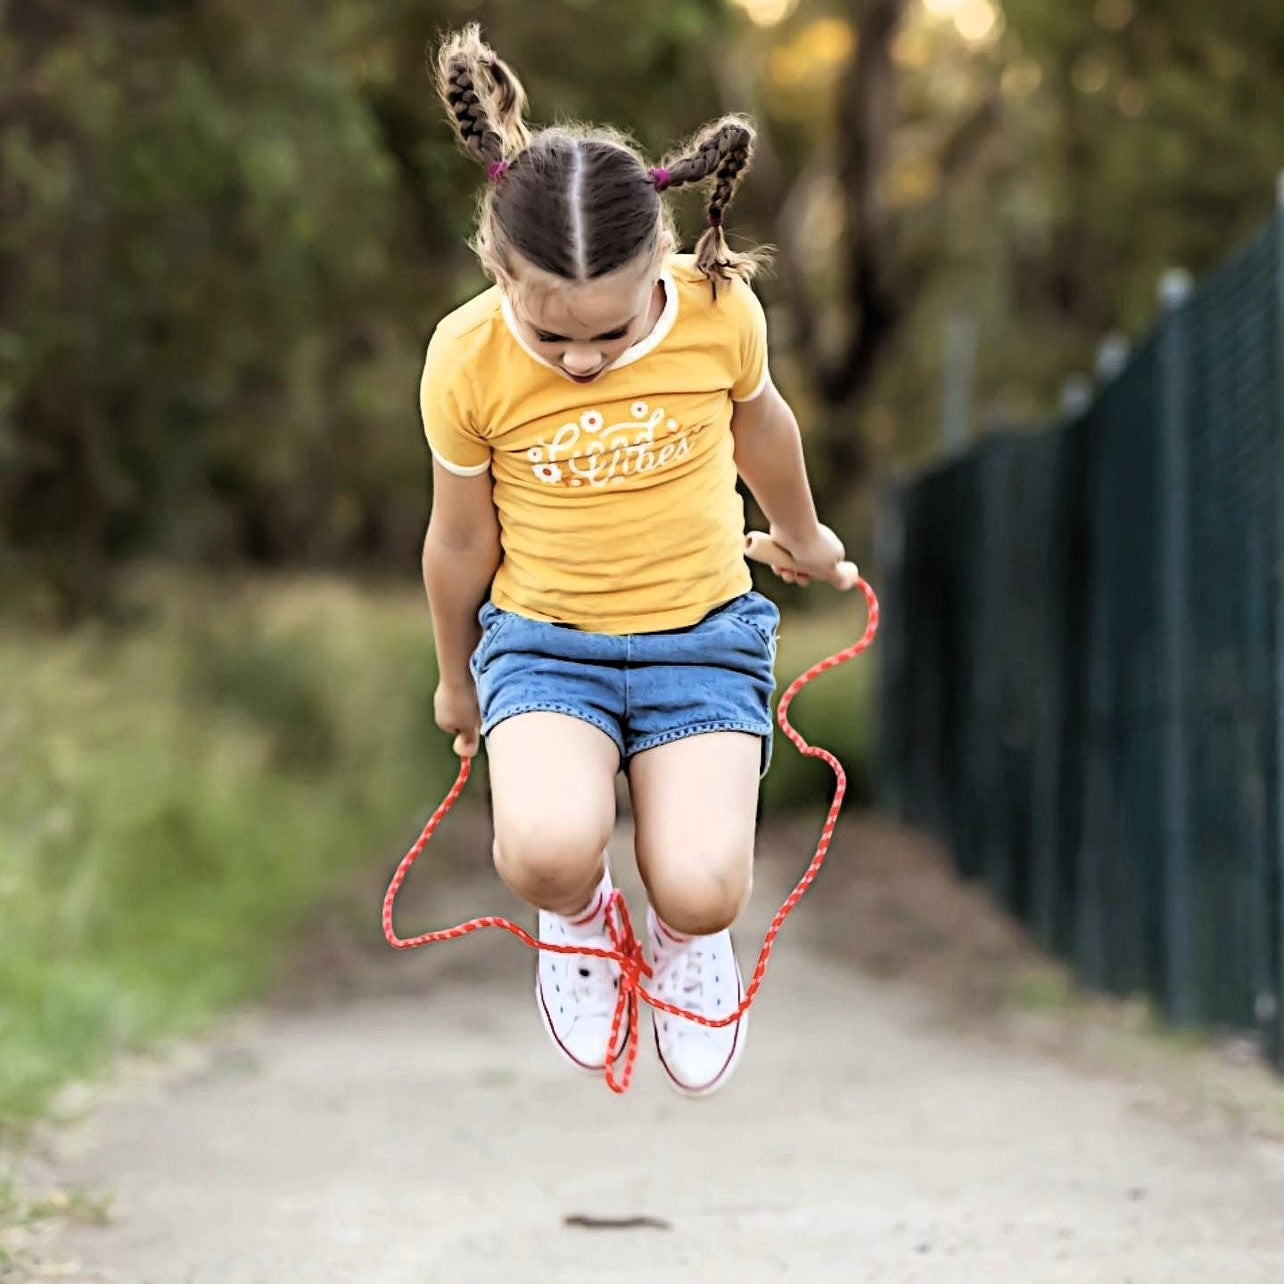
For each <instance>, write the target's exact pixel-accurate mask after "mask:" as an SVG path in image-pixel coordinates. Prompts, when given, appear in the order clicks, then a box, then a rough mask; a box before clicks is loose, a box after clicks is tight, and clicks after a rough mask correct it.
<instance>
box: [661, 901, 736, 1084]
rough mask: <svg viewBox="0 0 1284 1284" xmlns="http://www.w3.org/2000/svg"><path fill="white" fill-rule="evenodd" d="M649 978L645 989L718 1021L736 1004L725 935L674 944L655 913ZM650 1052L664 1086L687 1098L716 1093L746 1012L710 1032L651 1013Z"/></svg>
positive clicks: (729, 1065)
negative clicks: (652, 1034)
mask: <svg viewBox="0 0 1284 1284" xmlns="http://www.w3.org/2000/svg"><path fill="white" fill-rule="evenodd" d="M648 920H649V931H648V933H647V936H648V947H649V951H650V961H651V967H652V969H653V975H652V978H651V983H650V985H649V986H648V988H649V989H650V990H651V992H652V993H653V994H655V995H656V996H657V997H658V998H661V999H664V1001H665V1002H666V1003H672V1004H673V1005H674V1007H679V1008H685V1009H686V1010H687V1011H688V1012H695V1013H698V1014H699V1015H700V1016H705V1017H710V1018H712V1019H714V1020H718V1019H720V1018H722V1017H725V1016H729V1015H730V1014H731V1013H732V1012H734V1011H735V1010H736V1008H738V1007H739V1006H740V1000H741V998H742V997H743V994H744V985H743V983H742V982H741V979H740V968H739V966H738V965H737V963H736V955H735V951H734V950H733V949H732V945H731V932H730V931H729V930H725V929H724V930H723V931H721V932H715V933H714V934H713V935H712V936H692V937H687V938H685V939H684V940H680V941H679V940H675V939H674V938H673V937H672V936H671V935H670V934H668V933H667V932H666V930H665V929H664V927H663V926H662V925H659V924H657V922H656V919H655V914H654V912H652V913H651V914H650V915H648ZM651 1020H652V1024H653V1026H654V1027H655V1050H656V1053H657V1054H658V1055H659V1058H660V1064H661V1065H662V1066H663V1067H664V1070H665V1073H666V1074H667V1075H668V1076H669V1082H670V1083H671V1084H672V1085H673V1087H674V1088H676V1089H677V1091H678V1092H680V1093H682V1094H683V1095H685V1096H688V1097H703V1096H707V1095H708V1094H709V1093H711V1092H715V1091H717V1089H719V1088H721V1087H722V1085H723V1084H724V1083H726V1082H727V1080H728V1079H729V1078H730V1077H731V1073H732V1071H733V1070H734V1069H735V1068H736V1063H737V1062H738V1061H739V1060H740V1054H741V1052H743V1051H744V1045H745V1030H746V1026H747V1025H748V1013H746V1014H745V1015H744V1016H742V1017H741V1018H740V1019H739V1020H738V1021H733V1022H732V1023H731V1024H730V1025H724V1026H719V1027H717V1028H710V1027H709V1026H706V1025H699V1024H697V1023H696V1022H695V1021H689V1020H687V1019H685V1018H684V1017H675V1016H672V1015H670V1014H669V1013H668V1012H661V1011H660V1010H659V1009H652V1013H651Z"/></svg>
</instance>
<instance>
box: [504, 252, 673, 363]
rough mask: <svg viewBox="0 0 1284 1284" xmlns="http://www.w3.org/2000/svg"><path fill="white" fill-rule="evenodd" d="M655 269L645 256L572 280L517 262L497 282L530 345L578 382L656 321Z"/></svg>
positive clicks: (660, 301) (659, 306) (660, 302)
mask: <svg viewBox="0 0 1284 1284" xmlns="http://www.w3.org/2000/svg"><path fill="white" fill-rule="evenodd" d="M658 272H659V265H658V263H657V262H656V261H655V260H653V259H652V258H651V257H650V256H649V255H648V256H647V258H646V260H645V261H644V262H641V263H630V264H626V265H625V266H624V267H622V268H618V269H617V270H616V271H614V272H611V273H609V274H608V275H606V276H600V277H598V278H597V279H596V280H593V281H585V282H570V281H567V280H565V279H564V278H562V277H558V276H553V275H552V274H551V273H549V272H545V271H543V270H541V269H540V268H537V267H534V266H533V265H531V264H529V263H525V262H522V261H518V262H517V263H516V264H515V265H514V271H513V273H512V275H511V278H510V279H508V280H504V281H501V285H502V286H503V288H504V292H505V293H506V294H507V295H508V299H509V303H510V304H511V306H512V310H513V316H514V318H515V319H516V321H517V324H518V327H519V328H520V330H521V334H522V338H523V339H524V340H525V341H526V343H527V344H528V345H529V346H530V347H531V349H532V350H533V351H534V352H536V353H538V354H539V355H540V356H541V357H543V358H544V360H545V361H547V362H549V363H550V364H551V365H554V366H556V367H557V368H558V369H559V370H561V371H562V372H563V373H564V374H565V375H567V376H568V377H569V378H571V379H574V380H575V381H576V382H577V383H591V382H592V381H593V380H594V379H596V378H597V377H598V375H600V374H601V373H602V372H603V371H604V370H607V369H609V368H610V366H611V365H612V363H614V362H615V361H617V360H618V359H619V358H620V357H621V356H623V355H624V353H625V352H626V351H627V350H628V349H629V348H630V347H632V346H633V344H635V343H637V342H638V341H639V340H640V339H644V338H645V337H646V336H647V335H648V334H649V333H650V332H651V330H652V328H653V327H654V325H655V323H656V321H657V320H658V319H659V316H660V313H661V312H662V311H663V309H664V291H663V289H662V288H661V286H660V283H659V279H658Z"/></svg>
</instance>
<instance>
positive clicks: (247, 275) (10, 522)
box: [0, 0, 722, 615]
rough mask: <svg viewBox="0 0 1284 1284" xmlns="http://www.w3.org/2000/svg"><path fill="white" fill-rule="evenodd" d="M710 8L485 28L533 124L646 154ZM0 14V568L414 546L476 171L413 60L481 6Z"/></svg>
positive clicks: (94, 590) (576, 8)
mask: <svg viewBox="0 0 1284 1284" xmlns="http://www.w3.org/2000/svg"><path fill="white" fill-rule="evenodd" d="M721 13H722V10H721V5H720V4H718V3H716V2H715V0H688V2H687V3H683V4H676V5H666V6H662V7H661V8H660V9H659V10H658V11H657V12H656V13H655V14H654V15H653V16H652V17H651V18H650V19H649V20H648V21H646V22H639V21H638V19H637V15H634V14H631V13H626V12H625V11H623V10H621V9H619V8H618V6H614V5H608V4H606V3H593V2H592V0H584V3H580V4H576V5H557V6H551V7H550V6H544V7H540V8H533V7H532V6H529V5H518V4H515V3H509V4H504V5H499V6H495V7H494V8H493V12H492V14H491V15H490V17H489V19H488V23H487V31H488V34H489V35H490V36H491V37H492V38H493V39H494V40H495V42H496V43H497V45H498V46H499V47H500V48H501V49H503V50H505V52H507V53H510V54H511V56H512V57H513V58H514V60H515V62H516V64H517V66H518V67H519V68H520V69H521V70H522V72H523V74H525V75H527V76H528V79H529V81H530V87H531V90H532V95H533V110H534V114H535V116H536V117H537V118H540V117H545V118H547V117H553V116H566V115H577V116H578V115H594V116H603V115H605V116H606V117H607V118H614V119H616V120H618V122H619V123H620V124H621V125H623V126H624V127H626V128H628V127H630V126H636V127H637V128H638V130H639V132H640V133H641V134H642V135H643V137H644V140H645V141H646V142H647V143H648V145H650V146H652V147H653V148H655V149H656V150H657V151H658V150H659V149H661V148H662V147H663V146H665V145H667V144H668V143H669V142H670V141H672V140H673V139H674V138H675V137H677V136H679V135H682V134H685V133H686V132H687V131H689V130H690V129H691V128H693V127H694V126H695V125H697V124H698V123H700V120H701V119H703V114H708V113H710V112H712V111H713V110H715V105H714V103H713V101H712V94H711V89H710V86H709V84H708V81H707V75H706V74H705V72H704V67H703V58H704V47H705V42H706V40H708V39H710V38H712V35H713V32H714V30H715V28H716V26H717V24H718V22H719V21H720V20H721ZM0 15H3V17H2V18H0V67H2V68H3V69H4V72H5V74H4V77H3V86H4V87H3V88H0V174H3V178H2V179H0V212H2V214H3V223H2V224H0V582H3V584H4V586H5V587H8V588H9V590H10V591H14V589H15V587H16V586H18V585H20V584H25V585H26V586H27V587H29V586H30V582H31V580H32V579H35V580H37V581H43V582H45V583H47V584H52V585H53V586H54V588H55V589H56V594H57V595H56V598H55V607H56V609H59V610H61V612H62V613H63V614H64V615H68V614H70V615H75V614H78V613H83V612H84V611H85V610H96V609H100V608H101V607H102V606H103V605H104V603H105V600H106V585H107V581H106V579H105V574H106V572H107V570H108V568H109V566H110V564H112V563H114V562H116V561H119V560H120V559H122V558H126V557H128V556H130V555H133V554H137V553H140V552H142V553H149V554H150V553H162V554H165V555H169V556H173V557H178V558H181V559H184V560H188V561H198V562H207V563H208V562H223V561H226V560H228V559H243V558H246V557H250V558H254V559H266V560H270V561H274V562H280V561H298V560H300V559H302V560H304V561H308V562H319V561H320V562H331V563H332V562H333V561H335V560H336V559H338V558H343V557H350V556H352V555H353V554H356V555H360V556H371V555H374V556H380V557H386V556H389V555H395V556H398V557H402V558H408V557H410V556H413V548H414V544H415V542H416V541H417V539H418V538H420V536H421V535H422V529H423V518H424V513H425V510H426V490H425V486H426V478H427V473H428V469H427V452H426V450H425V448H424V446H423V442H422V439H421V437H420V434H419V430H418V424H417V406H416V391H417V387H418V376H419V366H420V363H421V360H422V351H423V344H424V342H425V341H426V338H427V335H428V333H429V331H430V329H431V327H432V325H433V324H434V323H435V321H436V320H437V318H438V317H439V316H440V315H441V314H442V313H444V312H445V311H446V310H447V309H448V308H449V307H450V306H452V305H453V304H454V303H456V302H458V301H459V300H460V299H461V298H462V297H464V296H465V295H466V294H467V293H469V292H470V291H472V290H474V289H475V288H477V286H478V285H480V284H481V278H480V276H479V274H478V272H477V269H476V267H475V264H474V263H473V261H472V258H471V255H470V254H469V252H468V250H467V248H466V246H465V244H464V241H465V237H466V235H467V232H468V230H469V222H470V218H471V214H472V209H473V198H474V194H475V193H476V192H477V191H478V188H479V184H480V182H481V181H484V180H482V177H481V174H480V171H479V170H478V169H477V167H476V166H475V165H473V164H472V163H471V162H469V161H468V160H466V159H465V158H463V157H462V156H460V155H459V154H458V153H457V151H456V149H455V147H454V144H453V141H452V138H451V135H450V132H449V129H448V127H447V125H446V123H445V118H444V114H443V113H442V112H441V111H440V109H439V107H438V105H437V103H436V101H435V98H434V95H433V92H432V89H431V84H430V82H429V79H428V76H427V73H426V69H425V62H424V50H425V46H426V45H427V43H428V42H429V41H430V40H431V39H432V38H433V37H434V36H435V34H436V32H437V30H438V29H439V28H441V27H444V26H446V25H449V24H455V23H459V22H462V21H465V20H467V19H468V18H469V17H471V16H473V15H472V12H471V10H470V9H468V8H467V7H465V6H457V5H452V4H448V3H439V4H436V5H427V6H425V5H422V4H416V5H407V4H405V3H403V0H348V2H346V3H340V4H334V5H327V6H323V7H322V8H320V9H318V7H317V6H315V5H312V4H305V3H302V2H301V0H286V2H284V3H280V4H272V5H262V4H250V3H248V0H221V2H220V3H195V4H190V5H183V6H173V5H165V6H161V5H138V4H130V5H115V4H114V5H84V6H64V7H61V8H60V9H59V10H58V12H57V14H56V15H55V16H53V17H51V18H50V19H49V20H48V21H35V20H34V19H32V18H29V16H28V15H27V14H26V13H24V11H23V9H22V6H8V7H7V8H3V7H0ZM590 30H591V31H592V33H593V39H591V40H589V39H585V38H584V37H585V34H586V33H587V32H588V31H590ZM607 48H609V49H610V50H611V51H612V56H611V59H610V63H609V68H608V66H607V64H606V62H605V61H604V60H603V57H602V50H604V49H607ZM550 49H557V50H558V51H559V57H558V58H557V59H551V58H549V57H548V56H547V51H548V50H550ZM567 54H569V55H570V56H569V58H568V57H566V56H565V55H567ZM608 70H609V73H610V74H609V75H608V74H605V73H606V72H607V71H608Z"/></svg>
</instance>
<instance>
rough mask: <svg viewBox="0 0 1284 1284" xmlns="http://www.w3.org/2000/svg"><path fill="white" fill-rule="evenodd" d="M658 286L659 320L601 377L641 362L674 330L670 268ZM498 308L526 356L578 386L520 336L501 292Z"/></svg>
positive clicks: (675, 294)
mask: <svg viewBox="0 0 1284 1284" xmlns="http://www.w3.org/2000/svg"><path fill="white" fill-rule="evenodd" d="M660 284H661V285H662V286H663V287H664V309H663V311H662V312H661V313H660V316H659V319H658V320H657V321H656V323H655V325H653V326H652V327H651V333H650V334H648V335H645V336H644V337H643V338H641V339H639V340H638V341H637V342H636V343H635V344H633V345H632V346H631V347H628V348H625V349H624V351H623V352H622V353H621V354H620V355H619V356H618V357H617V358H616V359H615V360H614V361H612V362H611V364H610V365H609V366H607V368H606V369H605V370H603V371H602V374H604V375H605V374H610V373H611V371H612V370H618V369H619V368H620V367H621V366H629V365H632V364H633V363H634V362H635V361H640V360H641V359H642V358H643V357H645V356H646V354H647V353H648V352H651V351H653V350H654V349H655V348H657V347H658V346H659V345H660V344H661V343H663V342H664V340H665V339H666V338H667V337H668V334H669V331H670V330H672V329H673V323H674V322H675V321H676V320H677V319H678V291H677V287H676V286H675V285H674V283H673V277H672V276H670V275H669V269H668V268H667V267H666V268H661V269H660ZM499 307H500V311H501V312H502V314H503V317H504V324H505V325H506V326H507V327H508V332H509V334H511V335H512V336H513V338H514V339H516V340H517V344H518V346H519V347H520V348H521V349H522V351H523V352H525V353H526V355H527V356H528V357H533V358H534V359H535V360H536V361H538V362H539V363H540V365H542V366H547V367H548V368H549V369H550V370H556V371H557V373H558V374H560V375H561V376H562V378H563V379H565V380H567V381H568V382H570V383H578V382H579V380H578V379H572V378H571V376H570V375H569V374H567V373H566V371H565V370H563V369H562V367H561V366H559V365H558V364H557V363H556V362H555V361H549V360H548V359H547V358H546V357H542V356H540V354H539V353H538V352H536V351H535V349H534V348H532V347H531V346H530V344H529V343H527V342H526V340H525V339H524V338H523V337H522V332H521V327H520V326H519V324H518V321H517V317H516V315H515V314H514V313H513V307H512V304H511V303H509V301H508V296H507V295H506V294H505V293H504V292H503V291H502V290H501V291H500V294H499Z"/></svg>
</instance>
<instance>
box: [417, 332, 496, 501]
mask: <svg viewBox="0 0 1284 1284" xmlns="http://www.w3.org/2000/svg"><path fill="white" fill-rule="evenodd" d="M453 349H454V345H453V344H452V343H451V340H450V338H449V336H448V335H445V334H443V333H442V331H441V330H440V329H438V330H436V331H435V332H434V333H433V336H432V338H431V339H430V340H429V343H428V353H427V356H426V357H425V359H424V372H423V377H422V378H421V379H420V381H419V411H420V414H421V415H422V417H423V425H424V436H426V437H427V438H428V446H429V448H430V449H431V450H432V454H433V458H434V459H435V460H436V461H437V462H438V463H439V464H440V465H441V466H442V467H443V468H445V469H447V470H448V471H449V472H452V473H455V474H456V475H458V476H460V477H476V476H478V475H479V474H481V473H484V472H485V471H486V470H487V469H488V468H489V467H490V446H489V445H488V444H487V443H486V441H485V440H484V439H483V438H482V437H481V436H480V435H479V434H478V433H477V431H476V430H475V428H473V427H472V426H470V425H471V421H472V416H471V415H470V414H469V413H468V411H467V401H468V398H467V397H466V395H465V392H466V389H467V383H466V381H465V376H464V375H463V373H462V371H461V368H460V367H461V362H460V360H459V353H458V352H457V351H454V350H453Z"/></svg>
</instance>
